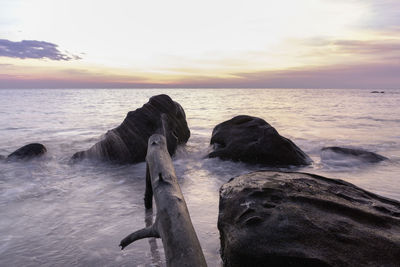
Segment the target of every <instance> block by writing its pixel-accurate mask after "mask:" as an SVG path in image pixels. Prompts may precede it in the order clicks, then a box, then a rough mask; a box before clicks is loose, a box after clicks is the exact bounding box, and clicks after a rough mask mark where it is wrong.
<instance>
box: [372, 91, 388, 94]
mask: <svg viewBox="0 0 400 267" xmlns="http://www.w3.org/2000/svg"><path fill="white" fill-rule="evenodd" d="M371 93H372V94H383V93H385V91H380V92H379V91H371Z"/></svg>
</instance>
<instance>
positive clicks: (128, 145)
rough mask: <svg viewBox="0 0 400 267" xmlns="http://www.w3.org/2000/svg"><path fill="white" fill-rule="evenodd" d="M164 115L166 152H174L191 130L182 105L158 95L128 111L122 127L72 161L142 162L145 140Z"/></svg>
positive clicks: (79, 153)
mask: <svg viewBox="0 0 400 267" xmlns="http://www.w3.org/2000/svg"><path fill="white" fill-rule="evenodd" d="M163 113H164V114H166V115H167V120H168V126H167V129H166V135H167V136H166V137H167V142H168V150H169V152H170V154H171V155H173V154H174V153H175V150H176V148H177V145H178V144H182V143H186V142H187V140H188V139H189V137H190V131H189V128H188V126H187V122H186V115H185V112H184V111H183V109H182V107H181V105H179V104H178V103H177V102H175V101H173V100H172V99H171V98H170V97H169V96H167V95H157V96H153V97H151V98H150V100H149V102H148V103H146V104H144V105H143V107H141V108H138V109H136V110H135V111H130V112H128V115H127V116H126V118H125V119H124V121H123V122H122V124H121V125H119V126H118V127H117V128H114V129H112V130H110V131H108V132H107V133H106V134H105V136H104V138H103V139H102V140H101V141H99V142H98V143H96V144H95V145H93V146H92V147H91V148H90V149H88V150H86V151H81V152H78V153H75V155H73V157H72V159H73V160H76V159H82V158H95V159H101V160H108V161H114V162H118V163H136V162H141V161H144V160H145V157H146V152H147V140H148V139H149V137H150V136H151V135H152V134H154V133H155V132H156V131H157V130H158V129H159V128H160V126H161V125H160V123H161V114H163Z"/></svg>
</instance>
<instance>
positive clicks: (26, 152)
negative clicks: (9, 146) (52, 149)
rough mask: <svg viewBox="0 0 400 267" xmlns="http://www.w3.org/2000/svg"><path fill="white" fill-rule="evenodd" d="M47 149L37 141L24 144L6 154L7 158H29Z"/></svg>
mask: <svg viewBox="0 0 400 267" xmlns="http://www.w3.org/2000/svg"><path fill="white" fill-rule="evenodd" d="M46 152H47V149H46V147H45V146H44V145H42V144H39V143H32V144H28V145H25V146H23V147H21V148H19V149H17V150H15V151H14V152H13V153H11V154H10V155H8V157H7V160H30V159H33V158H35V157H39V156H42V155H44V154H45V153H46Z"/></svg>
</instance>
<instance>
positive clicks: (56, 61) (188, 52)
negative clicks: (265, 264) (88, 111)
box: [0, 0, 400, 89]
mask: <svg viewBox="0 0 400 267" xmlns="http://www.w3.org/2000/svg"><path fill="white" fill-rule="evenodd" d="M156 87H161V88H164V87H165V88H236V87H238V88H247V87H248V88H371V89H389V88H396V89H397V88H400V1H399V0H279V1H276V0H243V1H239V0H202V1H198V0H197V1H193V0H168V1H166V0H147V1H143V0H141V1H137V0H113V1H104V0H97V1H94V0H85V1H82V0H34V1H33V0H0V88H156Z"/></svg>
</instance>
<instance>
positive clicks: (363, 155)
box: [321, 146, 388, 163]
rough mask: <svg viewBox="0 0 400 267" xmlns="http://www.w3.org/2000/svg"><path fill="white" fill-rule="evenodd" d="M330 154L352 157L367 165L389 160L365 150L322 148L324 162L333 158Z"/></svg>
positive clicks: (334, 147)
mask: <svg viewBox="0 0 400 267" xmlns="http://www.w3.org/2000/svg"><path fill="white" fill-rule="evenodd" d="M328 153H336V154H338V155H341V156H345V157H352V158H355V159H357V160H360V161H362V162H366V163H376V162H380V161H383V160H387V159H388V158H386V157H384V156H381V155H379V154H376V153H373V152H370V151H367V150H363V149H355V148H345V147H338V146H330V147H324V148H322V154H321V158H322V160H327V159H328V160H329V159H330V158H331V157H330V155H329V154H328Z"/></svg>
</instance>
